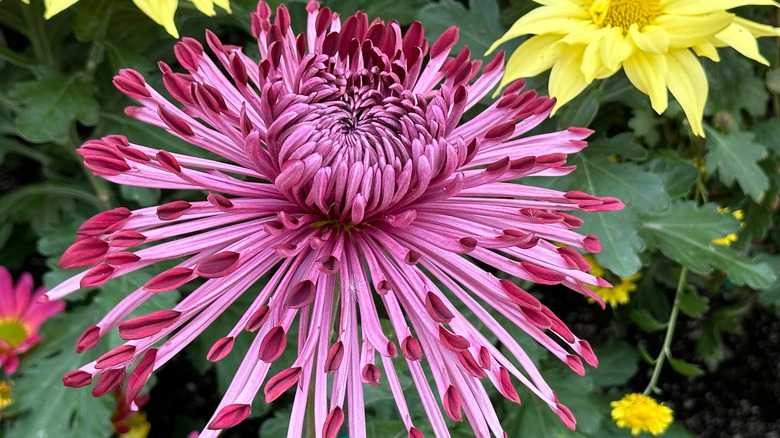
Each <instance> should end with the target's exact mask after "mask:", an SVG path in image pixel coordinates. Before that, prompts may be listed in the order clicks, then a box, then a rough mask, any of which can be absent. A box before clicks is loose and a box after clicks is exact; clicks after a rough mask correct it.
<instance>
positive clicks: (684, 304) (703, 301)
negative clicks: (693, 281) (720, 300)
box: [679, 290, 710, 318]
mask: <svg viewBox="0 0 780 438" xmlns="http://www.w3.org/2000/svg"><path fill="white" fill-rule="evenodd" d="M709 302H710V299H709V298H707V297H705V296H701V295H699V294H698V293H696V291H695V290H691V291H687V292H684V293H682V294H680V301H679V306H680V311H681V312H682V313H684V314H686V315H688V316H690V317H691V318H699V317H701V316H702V315H703V314H704V312H706V311H707V308H709Z"/></svg>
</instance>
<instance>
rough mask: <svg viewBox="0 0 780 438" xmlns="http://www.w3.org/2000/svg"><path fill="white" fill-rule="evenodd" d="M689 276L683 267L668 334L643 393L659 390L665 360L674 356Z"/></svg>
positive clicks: (667, 330)
mask: <svg viewBox="0 0 780 438" xmlns="http://www.w3.org/2000/svg"><path fill="white" fill-rule="evenodd" d="M687 276H688V268H686V267H683V268H682V271H680V280H679V281H678V282H677V291H676V292H675V293H674V303H673V304H672V312H671V313H670V314H669V321H668V322H667V323H666V335H665V336H664V344H663V346H662V347H661V352H660V353H658V357H657V358H656V359H655V368H653V375H652V377H650V382H648V383H647V387H645V390H644V391H642V395H645V396H646V395H649V394H650V392H651V391H653V392H656V391H658V387H657V386H656V385H657V384H658V378H659V377H660V376H661V369H663V367H664V362H665V361H666V359H667V358H669V357H672V338H673V337H674V328H675V327H676V326H677V315H678V313H679V311H680V295H682V291H683V289H684V288H685V284H686V277H687Z"/></svg>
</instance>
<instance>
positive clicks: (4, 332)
mask: <svg viewBox="0 0 780 438" xmlns="http://www.w3.org/2000/svg"><path fill="white" fill-rule="evenodd" d="M28 335H29V333H28V331H27V328H26V327H25V326H24V324H22V323H21V322H19V321H16V320H12V319H8V320H3V321H0V339H2V340H4V341H6V342H8V344H10V345H11V348H15V347H17V346H18V345H19V344H21V343H22V342H24V340H25V339H27V336H28Z"/></svg>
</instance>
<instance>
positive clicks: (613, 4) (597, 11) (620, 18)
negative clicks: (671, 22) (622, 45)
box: [589, 0, 661, 32]
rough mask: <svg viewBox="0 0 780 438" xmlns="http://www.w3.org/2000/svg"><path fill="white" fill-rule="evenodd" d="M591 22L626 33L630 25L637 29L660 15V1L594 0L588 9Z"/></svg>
mask: <svg viewBox="0 0 780 438" xmlns="http://www.w3.org/2000/svg"><path fill="white" fill-rule="evenodd" d="M589 12H590V15H591V16H592V17H593V22H594V23H596V24H597V25H599V26H602V27H603V26H615V27H620V28H622V29H623V32H628V29H629V28H631V25H632V24H636V25H637V26H638V27H639V29H642V28H643V27H645V26H647V25H648V24H650V23H652V21H653V20H655V18H656V17H658V16H659V15H660V14H661V2H660V0H596V1H594V2H593V4H592V5H591V6H590V8H589Z"/></svg>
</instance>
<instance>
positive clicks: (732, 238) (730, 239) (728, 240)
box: [712, 233, 737, 245]
mask: <svg viewBox="0 0 780 438" xmlns="http://www.w3.org/2000/svg"><path fill="white" fill-rule="evenodd" d="M736 241H737V235H736V234H734V233H731V234H728V235H726V236H725V237H721V238H720V239H713V240H712V243H714V244H715V245H731V244H732V243H734V242H736Z"/></svg>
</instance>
